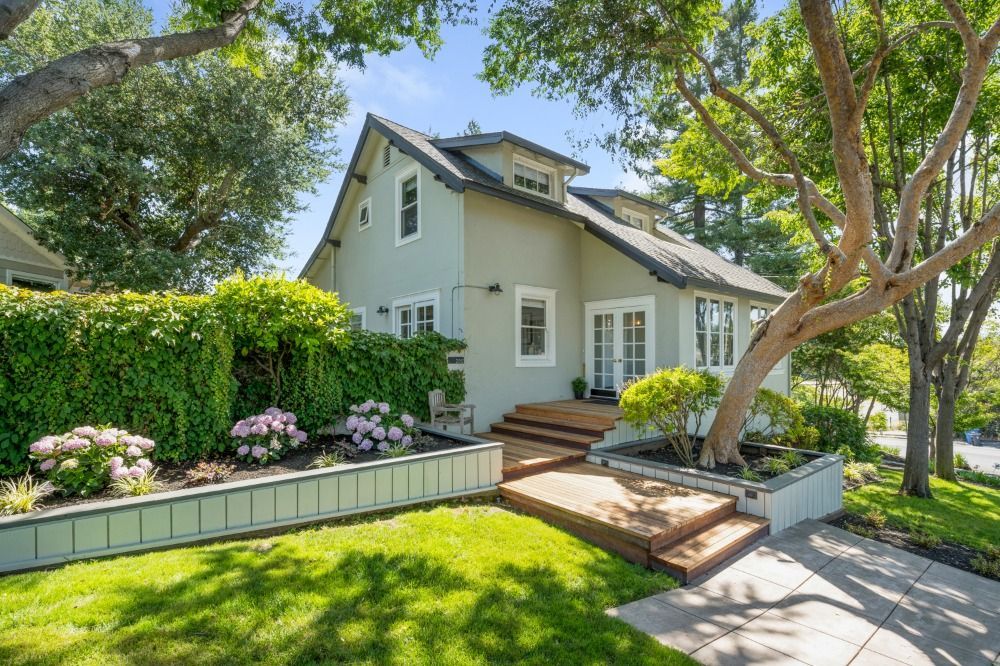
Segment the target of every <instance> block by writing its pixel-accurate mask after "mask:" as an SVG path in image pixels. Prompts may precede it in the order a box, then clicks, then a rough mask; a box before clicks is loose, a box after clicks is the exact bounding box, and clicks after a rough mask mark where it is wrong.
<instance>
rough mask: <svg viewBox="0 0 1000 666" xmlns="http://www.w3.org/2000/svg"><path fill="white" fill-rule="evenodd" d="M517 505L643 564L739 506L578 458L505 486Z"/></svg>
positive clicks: (502, 487) (732, 499)
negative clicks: (652, 551)
mask: <svg viewBox="0 0 1000 666" xmlns="http://www.w3.org/2000/svg"><path fill="white" fill-rule="evenodd" d="M499 488H500V494H501V495H502V496H503V497H504V498H505V499H507V500H508V501H509V502H510V503H511V504H513V505H515V506H517V507H519V508H521V509H523V510H524V511H526V512H528V513H531V514H534V515H537V516H539V517H540V518H543V519H545V520H548V521H549V522H552V523H555V524H557V525H559V526H561V527H563V528H565V529H567V530H569V531H570V532H573V533H575V534H577V535H579V536H581V537H582V538H584V539H587V540H589V541H592V542H593V543H596V544H597V545H599V546H602V547H604V548H607V549H609V550H613V551H615V552H618V553H620V554H621V555H623V556H624V557H626V558H627V559H629V560H631V561H633V562H637V563H639V564H643V565H647V566H648V564H649V553H650V551H651V550H657V549H659V548H662V547H663V546H665V545H666V544H668V543H671V542H675V541H677V540H679V539H681V538H683V537H685V536H687V535H689V534H692V533H694V532H697V531H699V530H701V529H702V528H703V527H705V526H706V525H708V524H710V523H714V522H716V521H718V520H721V519H722V518H724V517H726V516H727V515H729V514H732V513H733V512H735V511H736V498H735V497H730V496H729V495H722V494H720V493H715V492H711V491H707V490H697V489H694V488H687V487H685V486H679V485H676V484H672V483H668V482H666V481H658V480H656V479H649V478H646V477H644V476H640V475H638V474H632V473H631V472H623V471H622V470H617V469H611V468H608V467H602V466H600V465H593V464H591V463H585V462H574V463H570V464H567V465H564V466H562V467H559V468H557V469H554V470H551V471H547V472H542V473H540V474H534V475H532V476H527V477H524V478H521V479H516V480H514V481H504V482H502V483H501V484H500V485H499Z"/></svg>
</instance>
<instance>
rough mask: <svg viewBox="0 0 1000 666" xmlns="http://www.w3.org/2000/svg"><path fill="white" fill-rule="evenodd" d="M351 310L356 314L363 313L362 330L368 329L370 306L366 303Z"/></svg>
mask: <svg viewBox="0 0 1000 666" xmlns="http://www.w3.org/2000/svg"><path fill="white" fill-rule="evenodd" d="M351 312H353V313H354V314H356V315H361V330H362V331H366V330H368V308H367V307H365V306H364V305H359V306H358V307H356V308H351Z"/></svg>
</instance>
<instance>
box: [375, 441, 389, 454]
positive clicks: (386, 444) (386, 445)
mask: <svg viewBox="0 0 1000 666" xmlns="http://www.w3.org/2000/svg"><path fill="white" fill-rule="evenodd" d="M375 448H377V449H378V450H379V451H383V452H384V451H388V450H389V442H379V443H378V446H376V447H375Z"/></svg>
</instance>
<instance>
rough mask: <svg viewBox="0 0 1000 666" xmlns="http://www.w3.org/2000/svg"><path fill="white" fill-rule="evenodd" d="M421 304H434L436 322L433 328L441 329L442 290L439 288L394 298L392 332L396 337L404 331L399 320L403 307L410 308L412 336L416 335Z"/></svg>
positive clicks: (400, 335)
mask: <svg viewBox="0 0 1000 666" xmlns="http://www.w3.org/2000/svg"><path fill="white" fill-rule="evenodd" d="M421 305H433V306H434V323H433V324H432V326H433V327H434V328H433V330H435V331H438V332H440V331H441V292H440V291H438V290H436V289H435V290H433V291H423V292H420V293H417V294H409V295H406V296H400V297H399V298H394V299H393V300H392V332H393V334H394V335H396V337H403V336H402V331H401V330H400V321H399V314H398V313H399V310H400V309H402V308H408V309H409V310H410V326H411V327H413V332H412V333H411V334H410V337H413V336H414V335H416V333H417V330H416V326H417V308H418V307H419V306H421Z"/></svg>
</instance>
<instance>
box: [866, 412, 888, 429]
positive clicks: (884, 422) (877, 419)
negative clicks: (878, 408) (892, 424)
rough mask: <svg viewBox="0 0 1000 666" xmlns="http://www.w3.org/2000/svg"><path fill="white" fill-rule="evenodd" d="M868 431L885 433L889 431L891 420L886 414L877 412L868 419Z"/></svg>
mask: <svg viewBox="0 0 1000 666" xmlns="http://www.w3.org/2000/svg"><path fill="white" fill-rule="evenodd" d="M868 429H869V430H874V431H875V432H883V431H885V430H888V429H889V419H888V417H887V416H886V415H885V412H875V413H874V414H872V415H871V416H870V417H868Z"/></svg>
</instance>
